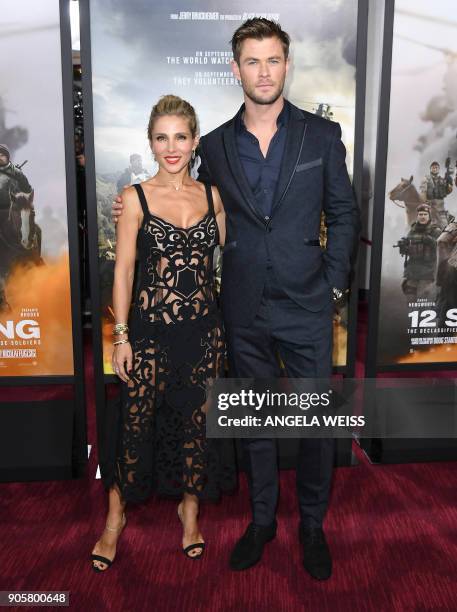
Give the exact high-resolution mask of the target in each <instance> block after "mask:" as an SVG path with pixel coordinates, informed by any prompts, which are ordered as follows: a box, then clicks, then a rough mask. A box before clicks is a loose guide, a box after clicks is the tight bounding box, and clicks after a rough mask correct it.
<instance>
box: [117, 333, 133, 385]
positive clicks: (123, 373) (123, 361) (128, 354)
mask: <svg viewBox="0 0 457 612" xmlns="http://www.w3.org/2000/svg"><path fill="white" fill-rule="evenodd" d="M132 361H133V353H132V346H131V344H130V342H126V343H125V344H118V345H116V346H115V347H114V352H113V370H114V373H115V374H116V375H117V376H119V378H120V379H121V380H123V381H124V382H128V381H129V379H130V376H129V374H130V372H131V370H132Z"/></svg>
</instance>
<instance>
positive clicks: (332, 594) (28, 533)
mask: <svg viewBox="0 0 457 612" xmlns="http://www.w3.org/2000/svg"><path fill="white" fill-rule="evenodd" d="M87 356H88V357H89V355H87ZM86 368H87V370H88V374H90V370H91V363H90V360H89V359H87V361H86ZM88 400H89V401H88V405H89V441H90V442H92V443H93V442H94V437H95V436H94V404H93V396H92V389H91V388H90V387H89V388H88ZM355 451H356V454H357V456H358V458H359V461H360V463H359V465H358V466H356V467H352V468H338V469H337V470H335V478H334V484H333V490H332V498H331V504H330V510H329V513H328V518H327V521H326V533H327V535H328V540H329V543H330V546H331V549H332V552H333V558H334V575H333V577H332V578H331V579H330V580H329V581H328V582H325V583H318V582H316V581H314V580H312V579H311V578H310V577H309V576H308V575H307V574H306V573H305V571H304V570H303V569H302V566H301V558H300V550H299V545H298V542H297V520H298V518H297V510H296V499H295V484H294V473H293V472H282V474H281V499H280V505H279V512H278V522H279V529H278V536H277V538H276V539H275V540H274V541H273V542H271V543H270V544H268V545H267V548H266V551H265V554H264V557H263V559H262V562H261V564H260V565H259V566H257V567H255V568H252V569H250V570H248V571H246V572H241V573H234V572H231V571H230V570H229V569H228V555H229V552H230V550H231V547H232V546H233V544H234V542H235V540H236V538H237V537H238V536H239V535H240V534H241V533H242V531H243V529H244V528H245V526H246V524H247V522H248V520H249V504H248V495H247V487H246V483H245V480H244V478H242V480H241V484H240V490H239V492H238V493H237V494H236V495H234V496H232V497H229V498H225V499H224V502H223V503H221V504H219V505H206V506H204V507H203V510H202V514H201V528H202V533H203V534H204V536H205V538H206V542H207V550H206V553H205V557H204V559H202V560H200V561H191V560H188V559H186V558H185V557H184V555H183V554H182V553H181V552H180V551H179V547H180V540H181V532H180V526H179V524H178V519H177V515H176V508H175V506H176V504H175V503H173V502H170V501H163V500H152V501H151V502H149V503H147V504H144V505H142V506H140V507H136V508H132V509H130V511H129V512H128V524H127V527H126V529H125V531H124V533H123V534H122V536H121V539H120V542H119V549H118V556H117V558H116V561H115V563H114V565H113V567H112V568H111V569H110V570H108V572H107V573H106V574H95V573H94V572H93V571H92V569H91V567H90V561H89V555H90V551H91V549H92V546H93V544H94V543H95V541H96V539H97V538H98V536H99V534H100V532H101V530H102V529H103V526H104V519H105V496H104V494H103V490H102V486H101V484H100V481H96V480H94V476H95V471H96V456H95V454H92V455H91V459H90V463H89V469H88V475H87V477H86V478H84V479H81V480H79V481H65V482H50V483H48V482H44V483H17V484H0V544H1V546H0V590H21V589H22V590H28V591H30V590H65V591H70V609H72V610H84V611H97V612H98V611H100V612H101V611H103V610H112V611H115V612H130V611H135V612H137V611H139V612H142V611H148V612H149V611H150V610H151V611H158V612H162V611H166V610H170V611H180V612H181V611H182V612H187V611H200V610H201V611H206V612H215V611H221V612H235V611H236V612H238V611H240V612H241V611H243V612H245V611H246V612H248V611H252V612H263V611H268V612H282V611H284V612H286V611H287V612H292V611H293V612H295V611H308V610H309V611H312V612H321V611H326V610H329V611H330V610H331V611H332V612H334V611H340V610H341V611H343V612H349V611H351V612H357V611H361V612H367V611H372V610H373V611H378V612H379V611H389V612H390V611H402V612H403V611H408V612H411V611H425V610H427V611H429V610H452V611H455V610H457V504H456V500H457V495H456V475H455V463H428V464H410V465H388V466H372V465H370V464H369V463H368V461H367V460H366V458H365V457H364V455H363V454H362V453H361V452H360V450H359V449H358V447H355ZM17 609H18V610H19V609H24V608H17ZM42 609H45V608H42ZM46 609H48V608H46Z"/></svg>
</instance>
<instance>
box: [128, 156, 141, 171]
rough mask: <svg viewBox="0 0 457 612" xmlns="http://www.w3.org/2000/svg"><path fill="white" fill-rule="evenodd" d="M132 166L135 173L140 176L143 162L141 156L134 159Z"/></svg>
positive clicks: (131, 161)
mask: <svg viewBox="0 0 457 612" xmlns="http://www.w3.org/2000/svg"><path fill="white" fill-rule="evenodd" d="M130 165H131V166H132V170H133V172H135V173H136V174H138V173H139V172H141V170H142V166H143V160H142V159H141V157H140V156H139V155H137V156H135V157H132V159H131V160H130Z"/></svg>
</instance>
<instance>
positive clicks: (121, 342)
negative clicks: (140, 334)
mask: <svg viewBox="0 0 457 612" xmlns="http://www.w3.org/2000/svg"><path fill="white" fill-rule="evenodd" d="M127 342H130V340H128V339H126V340H116V342H113V346H117V345H118V344H127Z"/></svg>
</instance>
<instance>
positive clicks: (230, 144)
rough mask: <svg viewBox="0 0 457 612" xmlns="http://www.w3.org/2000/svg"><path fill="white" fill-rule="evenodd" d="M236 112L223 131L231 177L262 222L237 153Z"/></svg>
mask: <svg viewBox="0 0 457 612" xmlns="http://www.w3.org/2000/svg"><path fill="white" fill-rule="evenodd" d="M240 112H241V109H240V111H238V114H239V113H240ZM238 114H237V115H236V116H235V117H234V118H233V119H232V121H230V122H229V123H228V124H227V126H226V128H225V131H224V133H223V139H224V147H225V153H226V155H227V161H228V164H229V167H230V170H231V172H232V175H233V179H234V181H235V183H236V185H237V187H238V188H239V190H240V191H241V193H242V195H243V198H244V200H245V201H246V203H247V205H248V206H249V208H250V209H251V211H252V212H253V214H254V215H255V216H256V217H258V218H259V219H261V220H262V222H263V223H264V222H265V221H264V218H263V216H262V213H261V212H260V211H259V209H258V208H257V206H256V202H255V198H254V194H253V193H252V190H251V187H250V185H249V183H248V180H247V178H246V174H245V172H244V170H243V166H242V165H241V162H240V157H239V155H238V149H237V146H236V137H235V129H236V118H237V116H238Z"/></svg>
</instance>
